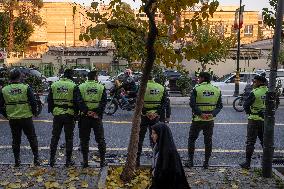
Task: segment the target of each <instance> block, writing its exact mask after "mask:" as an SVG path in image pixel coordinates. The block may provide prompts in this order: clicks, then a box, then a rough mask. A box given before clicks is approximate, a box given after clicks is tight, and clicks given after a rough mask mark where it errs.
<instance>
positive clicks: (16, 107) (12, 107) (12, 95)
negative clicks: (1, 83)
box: [2, 83, 33, 119]
mask: <svg viewBox="0 0 284 189" xmlns="http://www.w3.org/2000/svg"><path fill="white" fill-rule="evenodd" d="M27 91H28V85H25V84H22V83H15V84H10V85H7V86H5V87H4V88H3V89H2V93H3V97H4V101H5V106H6V112H7V116H8V119H21V118H30V117H32V116H33V114H32V111H31V107H30V104H29V102H28V95H27V94H28V93H27Z"/></svg>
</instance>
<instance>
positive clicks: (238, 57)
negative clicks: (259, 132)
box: [234, 0, 242, 96]
mask: <svg viewBox="0 0 284 189" xmlns="http://www.w3.org/2000/svg"><path fill="white" fill-rule="evenodd" d="M241 14H242V0H240V8H239V23H238V51H237V71H236V79H235V92H234V96H239V94H240V51H241Z"/></svg>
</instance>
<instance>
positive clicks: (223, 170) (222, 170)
mask: <svg viewBox="0 0 284 189" xmlns="http://www.w3.org/2000/svg"><path fill="white" fill-rule="evenodd" d="M225 171H226V169H224V168H221V169H219V171H218V172H219V173H224V172H225Z"/></svg>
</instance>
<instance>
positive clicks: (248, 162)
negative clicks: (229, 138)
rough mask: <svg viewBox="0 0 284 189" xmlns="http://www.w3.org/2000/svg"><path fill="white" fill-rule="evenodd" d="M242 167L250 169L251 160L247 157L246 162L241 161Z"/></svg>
mask: <svg viewBox="0 0 284 189" xmlns="http://www.w3.org/2000/svg"><path fill="white" fill-rule="evenodd" d="M240 166H241V168H243V169H250V160H248V159H246V161H245V162H243V163H240Z"/></svg>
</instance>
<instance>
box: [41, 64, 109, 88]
mask: <svg viewBox="0 0 284 189" xmlns="http://www.w3.org/2000/svg"><path fill="white" fill-rule="evenodd" d="M73 71H74V77H73V79H74V82H75V83H78V84H79V83H81V81H82V80H86V79H87V76H88V73H89V72H90V70H89V69H84V68H75V69H73ZM60 77H62V75H61V76H60ZM46 80H47V81H48V82H49V83H50V84H52V83H53V82H55V81H58V80H59V77H58V76H54V77H48V78H47V79H46ZM98 81H99V82H100V83H102V84H103V85H104V86H105V88H106V89H107V90H110V89H111V88H112V87H113V86H114V83H113V82H112V79H111V78H110V76H104V75H99V76H98Z"/></svg>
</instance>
